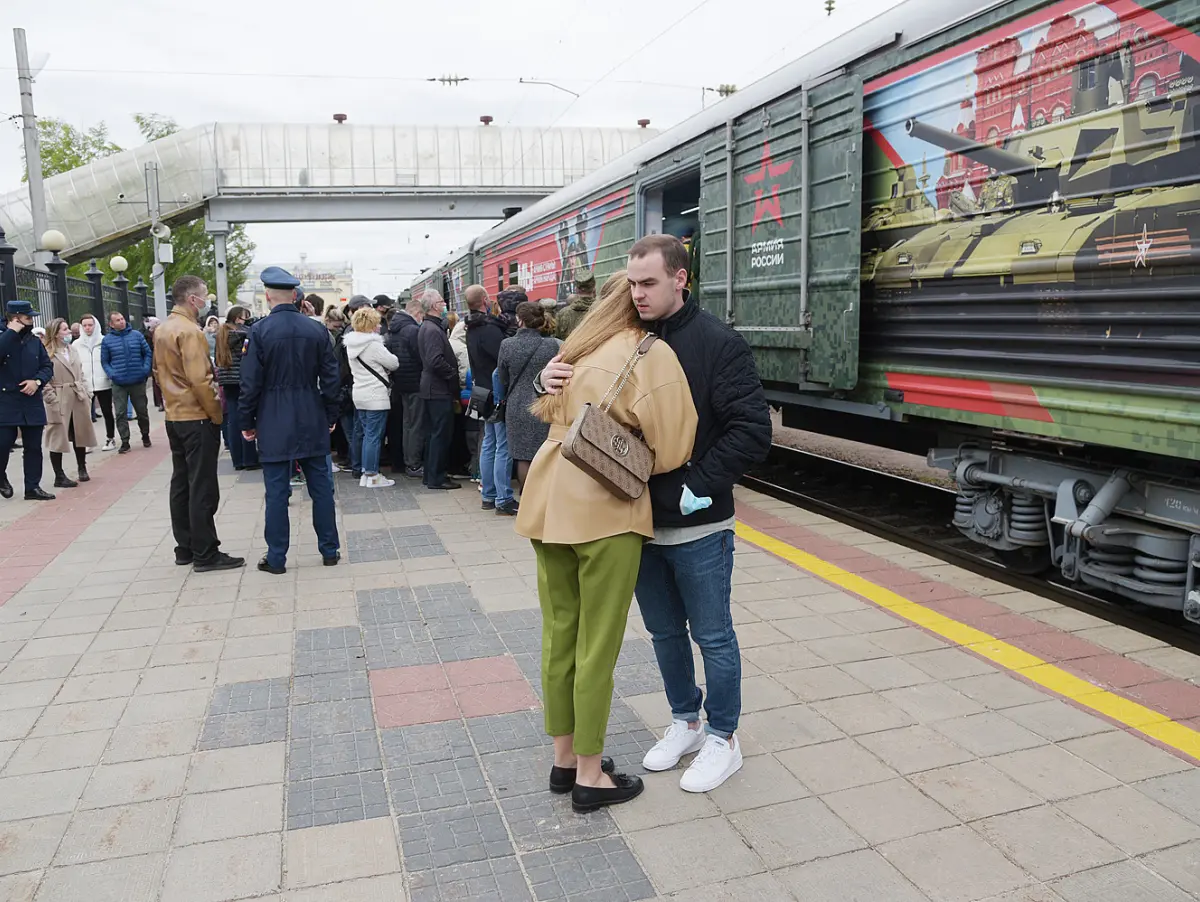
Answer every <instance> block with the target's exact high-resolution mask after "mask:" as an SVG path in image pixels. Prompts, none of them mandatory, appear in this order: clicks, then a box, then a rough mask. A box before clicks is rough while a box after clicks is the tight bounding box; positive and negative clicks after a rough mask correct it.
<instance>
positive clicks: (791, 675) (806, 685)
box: [774, 666, 871, 702]
mask: <svg viewBox="0 0 1200 902" xmlns="http://www.w3.org/2000/svg"><path fill="white" fill-rule="evenodd" d="M774 677H775V680H776V681H777V682H778V683H780V684H782V685H783V686H784V687H785V688H787V689H788V690H790V691H791V692H793V693H795V695H796V697H797V698H799V699H800V700H801V701H802V702H816V701H823V700H824V699H830V698H840V697H842V696H846V695H861V694H863V693H865V692H870V691H871V690H870V689H869V688H868V687H867V686H866V685H864V684H863V683H860V682H859V681H858V680H856V679H854V677H852V676H850V674H848V673H846V672H845V671H844V670H842V669H841V668H840V667H832V666H826V667H812V668H808V669H806V670H792V671H786V672H784V673H777V674H774Z"/></svg>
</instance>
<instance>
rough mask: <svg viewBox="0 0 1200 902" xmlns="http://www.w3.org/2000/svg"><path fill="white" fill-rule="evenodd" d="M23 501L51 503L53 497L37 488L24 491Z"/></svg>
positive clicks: (39, 487)
mask: <svg viewBox="0 0 1200 902" xmlns="http://www.w3.org/2000/svg"><path fill="white" fill-rule="evenodd" d="M25 500H26V501H53V500H54V496H53V495H51V494H50V493H49V492H47V491H45V490H44V489H43V488H42V487H41V486H38V487H37V488H36V489H26V490H25Z"/></svg>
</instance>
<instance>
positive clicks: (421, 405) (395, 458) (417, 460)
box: [383, 299, 425, 479]
mask: <svg viewBox="0 0 1200 902" xmlns="http://www.w3.org/2000/svg"><path fill="white" fill-rule="evenodd" d="M422 316H423V314H422V313H421V302H420V301H414V300H411V299H410V300H409V301H408V305H407V307H406V309H404V310H401V311H399V312H398V313H395V314H393V316H392V321H391V322H390V323H388V330H387V335H386V336H385V337H384V340H383V343H384V344H385V345H386V346H387V349H388V350H389V351H391V352H392V353H393V354H394V355H395V356H396V359H397V360H399V361H400V366H398V367H397V368H396V370H395V372H393V373H392V412H391V416H390V417H389V418H388V445H389V446H390V447H391V449H392V472H393V473H399V472H400V471H401V470H403V471H404V475H405V476H408V477H409V478H410V479H419V478H420V477H421V476H422V475H423V474H424V470H423V469H422V463H423V460H424V456H425V402H424V401H422V400H421V352H420V350H419V349H418V347H417V333H418V332H419V331H420V326H421V319H422Z"/></svg>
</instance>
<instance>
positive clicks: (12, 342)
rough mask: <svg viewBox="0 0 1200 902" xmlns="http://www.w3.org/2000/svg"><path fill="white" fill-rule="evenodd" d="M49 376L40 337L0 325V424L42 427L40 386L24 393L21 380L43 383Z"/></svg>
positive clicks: (51, 372)
mask: <svg viewBox="0 0 1200 902" xmlns="http://www.w3.org/2000/svg"><path fill="white" fill-rule="evenodd" d="M53 375H54V365H53V364H52V363H51V362H50V355H49V354H47V353H46V348H45V347H44V346H43V345H42V341H41V339H40V338H38V337H37V336H36V335H34V334H33V332H31V331H30V330H29V329H23V330H21V331H20V332H15V331H13V330H12V329H9V328H6V327H0V426H45V425H46V406H45V405H44V404H43V403H42V389H40V388H39V389H38V390H37V391H36V392H35V393H34V394H32V395H24V394H22V393H21V383H22V382H24V381H25V380H26V379H41V380H42V384H43V385H45V384H46V383H47V382H49V381H50V377H52V376H53Z"/></svg>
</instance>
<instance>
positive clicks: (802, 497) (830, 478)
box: [742, 445, 1200, 654]
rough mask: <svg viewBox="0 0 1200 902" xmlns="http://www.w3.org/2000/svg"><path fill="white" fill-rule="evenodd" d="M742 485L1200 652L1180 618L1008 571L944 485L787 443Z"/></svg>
mask: <svg viewBox="0 0 1200 902" xmlns="http://www.w3.org/2000/svg"><path fill="white" fill-rule="evenodd" d="M742 483H743V485H745V486H746V487H747V488H750V489H754V490H755V491H758V492H762V493H763V494H764V495H770V496H772V497H774V498H778V499H780V500H782V501H788V502H791V503H792V504H795V505H796V506H797V507H801V508H804V509H805V510H810V511H813V512H815V513H819V514H823V515H824V516H827V517H829V518H830V519H833V520H837V521H839V522H841V523H847V524H849V525H851V526H855V527H857V528H858V529H861V530H863V531H864V532H869V533H871V534H873V535H877V536H879V537H880V538H884V539H888V540H890V541H893V542H896V543H897V544H899V545H904V546H906V547H908V548H912V549H914V550H916V551H922V552H924V553H926V554H928V555H930V556H931V557H935V558H937V559H938V560H941V561H945V562H946V563H949V564H954V565H955V566H957V567H962V568H963V569H964V570H969V571H971V572H973V573H978V574H980V575H982V576H986V577H989V578H991V579H994V580H996V581H997V582H1001V583H1004V584H1005V585H1009V586H1012V587H1013V588H1014V589H1023V590H1025V591H1028V592H1033V593H1035V594H1037V595H1039V596H1041V597H1043V598H1048V599H1050V600H1052V601H1055V602H1057V603H1059V604H1062V605H1064V606H1065V607H1069V608H1074V609H1075V610H1079V611H1085V612H1087V613H1089V614H1092V615H1094V616H1096V617H1099V618H1100V619H1102V620H1106V621H1108V622H1109V623H1112V624H1116V625H1119V626H1124V627H1126V628H1128V629H1132V630H1136V631H1137V632H1139V633H1142V634H1144V635H1147V636H1151V637H1153V638H1155V639H1158V640H1159V641H1161V642H1166V643H1167V644H1169V645H1172V646H1174V647H1175V648H1179V649H1182V650H1184V651H1189V652H1191V653H1193V654H1200V630H1197V629H1194V628H1193V627H1191V625H1190V624H1188V623H1187V622H1186V621H1184V620H1183V616H1182V615H1181V614H1179V613H1176V612H1172V611H1164V610H1161V609H1157V608H1151V607H1148V606H1145V605H1138V604H1136V603H1133V602H1129V601H1127V600H1124V599H1116V598H1108V597H1104V596H1102V595H1097V594H1093V593H1090V592H1085V591H1082V590H1080V589H1079V588H1077V587H1074V586H1070V585H1067V584H1065V583H1064V582H1062V581H1061V579H1059V580H1055V579H1054V577H1050V578H1046V577H1041V576H1028V575H1025V574H1022V573H1018V572H1016V571H1014V570H1012V569H1010V568H1008V567H1006V566H1004V564H1002V563H1001V562H1000V561H998V560H996V559H995V558H994V557H992V556H991V554H990V553H989V551H988V550H987V549H986V548H982V547H981V546H979V545H977V544H976V543H974V542H972V541H970V540H969V539H967V538H966V537H965V536H963V535H962V534H961V533H959V532H958V530H957V529H955V528H954V526H953V525H952V524H951V522H950V521H951V518H952V517H953V515H954V497H955V493H954V492H953V491H952V490H951V489H948V488H945V487H944V486H939V485H933V484H930V483H926V482H920V481H918V480H915V479H909V478H906V477H904V476H898V475H895V474H893V473H885V472H882V471H879V470H873V469H870V468H868V467H863V466H860V465H858V464H852V463H847V462H846V461H842V460H837V459H835V458H831V457H825V456H823V455H820V454H813V453H812V452H809V451H802V450H799V449H796V448H788V447H786V446H784V445H773V446H772V448H771V454H770V456H769V457H768V458H767V460H766V462H765V463H764V464H762V465H761V466H760V467H758V468H756V469H755V470H754V471H753V472H751V473H750V474H748V475H747V476H746V477H745V478H744V479H743V480H742Z"/></svg>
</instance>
